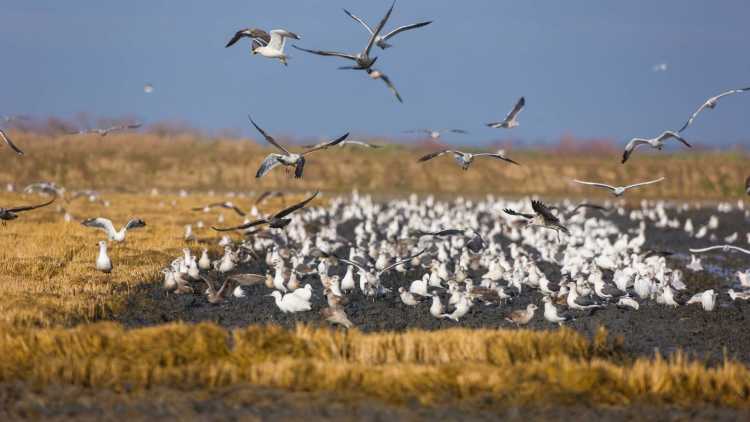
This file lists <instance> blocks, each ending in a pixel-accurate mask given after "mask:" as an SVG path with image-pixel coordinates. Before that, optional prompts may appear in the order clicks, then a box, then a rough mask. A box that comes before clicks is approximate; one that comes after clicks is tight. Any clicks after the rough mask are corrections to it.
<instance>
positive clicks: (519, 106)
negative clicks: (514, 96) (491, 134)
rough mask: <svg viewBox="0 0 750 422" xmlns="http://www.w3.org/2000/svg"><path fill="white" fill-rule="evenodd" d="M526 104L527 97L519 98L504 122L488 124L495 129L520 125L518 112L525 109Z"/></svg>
mask: <svg viewBox="0 0 750 422" xmlns="http://www.w3.org/2000/svg"><path fill="white" fill-rule="evenodd" d="M525 105H526V98H524V97H521V98H519V99H518V101H516V105H514V106H513V110H511V111H510V113H508V115H507V116H505V119H504V120H503V121H502V122H494V123H487V126H489V127H491V128H495V129H512V128H514V127H518V125H519V123H518V113H520V112H521V110H523V107H524V106H525Z"/></svg>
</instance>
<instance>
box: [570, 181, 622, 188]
mask: <svg viewBox="0 0 750 422" xmlns="http://www.w3.org/2000/svg"><path fill="white" fill-rule="evenodd" d="M573 181H574V182H576V183H580V184H582V185H588V186H595V187H597V188H604V189H609V190H615V187H614V186H610V185H608V184H606V183H596V182H584V181H583V180H578V179H573Z"/></svg>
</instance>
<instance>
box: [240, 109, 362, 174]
mask: <svg viewBox="0 0 750 422" xmlns="http://www.w3.org/2000/svg"><path fill="white" fill-rule="evenodd" d="M247 118H248V119H250V123H252V124H253V126H255V129H257V130H258V132H260V134H261V135H263V138H265V140H266V141H267V142H268V143H269V144H271V145H273V146H275V147H276V148H278V149H279V150H280V151H281V152H282V154H279V153H271V154H269V155H268V156H267V157H266V158H265V159H264V160H263V162H262V163H261V164H260V168H259V169H258V172H257V173H256V174H255V177H256V178H261V177H263V176H265V175H266V174H267V173H268V172H269V171H271V169H273V168H274V167H276V166H278V165H279V164H282V165H284V166H287V167H294V177H295V178H297V179H299V178H301V177H302V172H303V171H304V169H305V155H307V154H310V153H312V152H315V151H319V150H323V149H327V148H328V147H332V146H334V145H338V144H339V143H340V142H341V141H343V140H344V139H346V138H347V137H348V136H349V132H347V133H345V134H344V135H343V136H340V137H338V138H337V139H334V140H333V141H330V142H327V143H324V144H322V145H320V146H317V147H315V148H310V149H308V150H307V151H304V152H302V153H301V154H293V153H291V152H289V150H288V149H286V148H284V147H283V146H281V145H280V144H279V143H278V142H276V140H275V139H273V138H272V137H271V136H269V135H268V134H267V133H266V132H265V131H264V130H263V129H261V128H260V126H258V125H257V124H255V122H254V121H253V118H252V117H250V116H247Z"/></svg>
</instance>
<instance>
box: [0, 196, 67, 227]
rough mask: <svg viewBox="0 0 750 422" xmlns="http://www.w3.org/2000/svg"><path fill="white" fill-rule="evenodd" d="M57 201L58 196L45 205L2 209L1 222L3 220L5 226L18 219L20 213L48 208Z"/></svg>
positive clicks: (0, 212) (0, 213)
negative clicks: (6, 223) (7, 222)
mask: <svg viewBox="0 0 750 422" xmlns="http://www.w3.org/2000/svg"><path fill="white" fill-rule="evenodd" d="M55 199H57V196H53V197H52V199H50V200H49V201H47V202H45V203H43V204H39V205H22V206H20V207H12V208H2V207H0V220H2V221H3V224H5V222H6V221H10V220H15V219H16V218H18V213H20V212H24V211H31V210H35V209H37V208H42V207H46V206H47V205H49V204H51V203H53V202H55Z"/></svg>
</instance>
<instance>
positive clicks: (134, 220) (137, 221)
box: [125, 218, 146, 230]
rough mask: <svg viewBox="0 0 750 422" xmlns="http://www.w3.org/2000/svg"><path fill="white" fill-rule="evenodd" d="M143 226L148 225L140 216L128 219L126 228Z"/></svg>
mask: <svg viewBox="0 0 750 422" xmlns="http://www.w3.org/2000/svg"><path fill="white" fill-rule="evenodd" d="M141 227H146V222H145V221H143V220H141V219H140V218H132V219H130V221H128V224H126V225H125V230H132V229H139V228H141Z"/></svg>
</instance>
